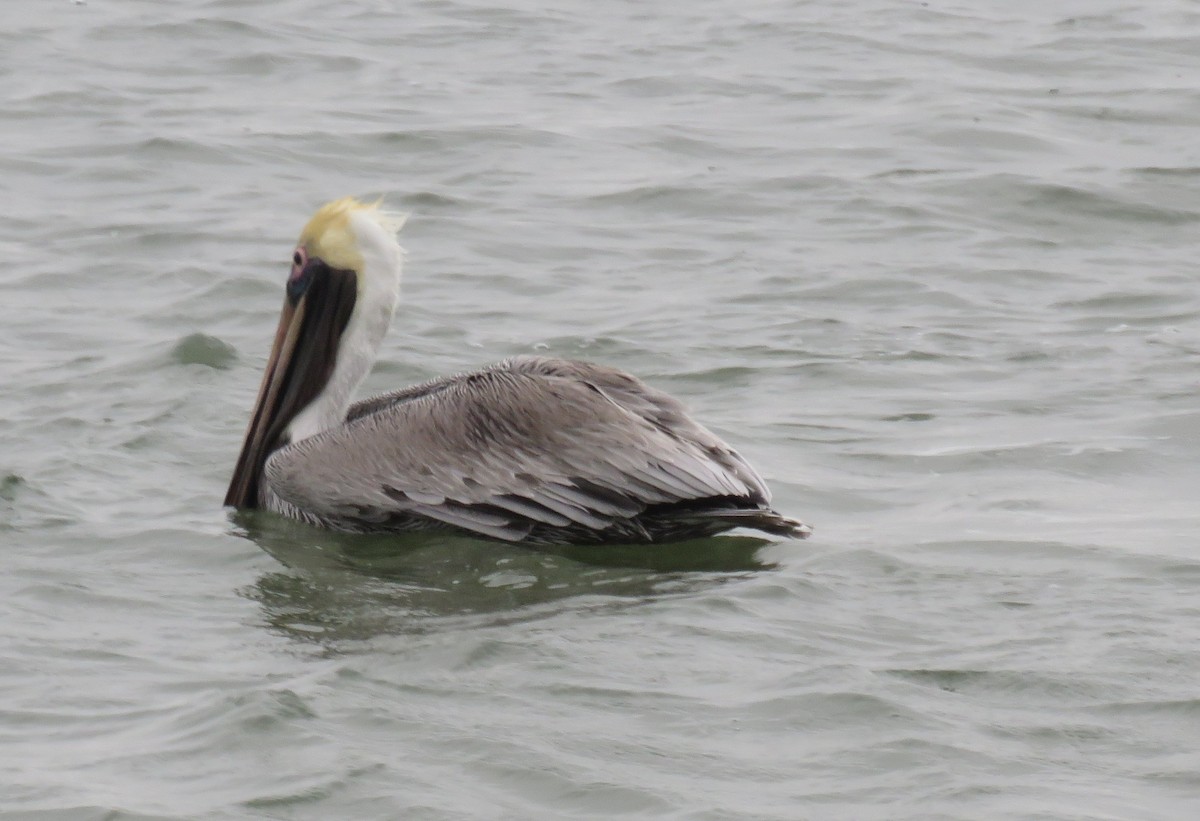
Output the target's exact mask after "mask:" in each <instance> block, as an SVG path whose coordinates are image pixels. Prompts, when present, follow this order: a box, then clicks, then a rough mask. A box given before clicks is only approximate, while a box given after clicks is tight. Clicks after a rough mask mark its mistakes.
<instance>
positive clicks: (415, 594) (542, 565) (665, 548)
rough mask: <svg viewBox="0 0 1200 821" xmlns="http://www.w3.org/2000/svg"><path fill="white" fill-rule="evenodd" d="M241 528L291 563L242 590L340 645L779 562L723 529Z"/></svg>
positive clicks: (521, 617) (291, 627) (674, 591)
mask: <svg viewBox="0 0 1200 821" xmlns="http://www.w3.org/2000/svg"><path fill="white" fill-rule="evenodd" d="M235 522H236V525H237V532H238V535H241V536H243V537H245V538H247V539H250V540H252V541H253V542H255V543H256V544H257V545H258V546H260V547H261V548H262V549H263V550H264V551H266V552H267V553H268V554H270V555H271V556H272V557H274V558H275V559H276V560H278V561H279V562H280V563H281V564H282V565H284V567H286V568H287V569H286V570H282V571H273V572H268V573H264V574H263V575H262V576H261V577H260V578H259V579H258V580H257V581H256V582H255V583H254V584H253V585H251V586H249V587H248V588H247V589H245V590H243V591H242V592H243V594H244V595H246V596H247V597H248V598H251V599H253V600H255V601H257V602H258V603H259V604H260V605H261V606H262V608H263V612H264V615H265V618H266V622H267V624H268V625H269V626H270V627H271V628H272V629H274V630H278V631H279V632H281V633H284V634H286V635H288V636H291V637H293V638H296V639H300V640H303V641H305V642H314V643H317V644H321V645H324V646H326V647H327V648H329V649H336V646H337V645H338V644H340V643H344V642H353V641H356V640H363V639H369V638H373V637H375V636H379V635H387V634H395V633H426V632H434V631H439V630H447V629H460V628H469V627H472V626H494V625H501V624H510V623H514V622H522V621H529V620H535V619H541V618H546V617H549V616H552V615H555V614H557V613H561V612H565V611H570V610H581V609H591V610H604V609H611V608H627V607H630V606H636V605H638V604H643V603H648V602H651V601H656V600H659V599H662V598H665V597H669V596H678V595H687V594H692V593H696V592H700V591H703V590H707V589H711V588H712V587H714V586H717V585H720V584H724V583H728V582H729V581H732V580H735V579H738V578H743V577H745V576H746V575H749V574H754V573H758V572H763V571H769V570H772V569H774V567H775V566H776V565H775V564H773V563H771V562H769V561H767V560H764V559H763V558H762V557H761V553H762V548H763V546H764V545H767V544H769V542H768V541H767V540H764V539H758V538H751V537H745V536H720V537H713V538H708V539H698V540H695V541H690V542H678V543H674V544H669V545H660V546H657V547H655V548H654V549H653V550H647V549H646V546H645V545H628V546H623V545H605V546H595V547H581V546H563V547H553V548H544V549H538V550H533V549H530V548H528V547H517V546H514V545H509V544H503V543H498V542H494V541H482V540H476V539H471V538H466V537H462V536H457V535H449V534H447V535H431V534H426V535H410V536H399V537H398V536H363V535H354V534H345V533H337V532H331V531H325V530H318V529H316V528H311V527H307V526H305V525H302V524H299V523H296V522H291V521H289V520H286V519H283V518H281V517H278V516H273V515H270V514H264V513H260V512H253V511H247V512H241V513H238V514H236V518H235Z"/></svg>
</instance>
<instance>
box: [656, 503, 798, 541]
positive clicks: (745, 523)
mask: <svg viewBox="0 0 1200 821" xmlns="http://www.w3.org/2000/svg"><path fill="white" fill-rule="evenodd" d="M660 517H661V518H662V519H671V520H674V521H677V522H692V523H695V524H697V525H702V524H708V525H710V526H711V525H713V524H719V525H724V527H723V528H720V529H722V530H723V529H729V528H734V527H749V528H753V529H755V530H761V531H762V532H763V533H770V534H771V535H773V536H787V537H789V538H793V539H807V538H808V537H809V535H810V534H811V533H812V528H811V527H809V526H808V525H806V524H805V523H804V522H802V521H800V520H799V519H789V518H788V517H787V516H784V515H783V514H781V513H779V512H778V511H775V510H772V509H770V508H735V507H728V508H721V507H718V508H708V509H703V510H688V511H673V512H672V513H668V514H666V515H663V514H660ZM716 532H719V530H718V531H716Z"/></svg>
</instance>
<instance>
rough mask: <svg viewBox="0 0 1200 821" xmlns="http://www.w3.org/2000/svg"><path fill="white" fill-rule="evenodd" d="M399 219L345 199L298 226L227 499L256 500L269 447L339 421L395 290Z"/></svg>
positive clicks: (246, 503) (370, 359)
mask: <svg viewBox="0 0 1200 821" xmlns="http://www.w3.org/2000/svg"><path fill="white" fill-rule="evenodd" d="M403 224H404V218H403V216H401V215H398V214H393V213H390V212H388V211H385V210H383V209H382V208H380V206H379V203H374V204H364V203H362V202H359V201H358V200H355V199H353V198H350V197H345V198H343V199H340V200H334V201H333V202H330V203H326V204H325V205H323V206H321V208H320V209H318V210H317V213H316V214H314V215H313V217H312V219H311V220H309V221H308V225H306V226H304V230H303V231H302V232H301V233H300V239H299V241H298V242H297V243H296V248H295V250H294V251H293V253H292V270H291V273H290V275H289V276H288V280H287V286H286V295H285V298H284V301H283V311H282V312H281V313H280V316H279V329H278V330H277V331H276V333H275V342H274V344H273V345H272V346H271V356H270V358H269V359H268V360H267V368H266V371H265V372H264V373H263V379H262V385H261V386H260V387H259V390H258V400H257V401H256V402H255V405H254V412H253V413H252V414H251V417H250V426H249V428H248V429H247V431H246V439H245V441H244V443H243V444H242V452H241V455H240V456H239V457H238V461H237V466H236V467H235V468H234V472H233V479H232V481H231V482H230V483H229V491H228V492H227V493H226V494H225V504H226V505H232V506H234V507H239V508H241V507H257V506H258V485H259V478H260V476H261V475H262V470H263V466H264V465H265V464H266V461H267V457H268V456H270V455H271V453H272V452H273V451H275V450H276V449H278V448H279V447H282V446H283V445H286V444H288V443H290V442H296V441H299V440H300V439H305V438H307V437H309V436H313V435H315V434H317V433H320V432H321V431H323V430H325V429H327V428H329V427H332V426H333V425H339V424H341V423H342V422H343V421H344V420H345V417H346V410H347V408H349V406H350V398H351V396H352V395H353V394H354V390H355V389H356V388H357V387H358V385H359V383H360V382H362V380H363V378H364V377H365V376H366V375H367V373H368V372H369V371H370V370H371V365H372V364H373V363H374V361H375V354H376V352H377V351H378V350H379V345H380V343H381V342H382V341H383V337H384V334H385V333H387V329H388V325H390V324H391V321H392V314H393V313H394V312H395V310H396V303H397V302H398V300H399V297H400V271H401V267H402V262H403V257H404V252H403V251H402V250H401V248H400V246H399V244H398V243H397V242H396V232H397V231H399V230H400V227H401V226H402V225H403Z"/></svg>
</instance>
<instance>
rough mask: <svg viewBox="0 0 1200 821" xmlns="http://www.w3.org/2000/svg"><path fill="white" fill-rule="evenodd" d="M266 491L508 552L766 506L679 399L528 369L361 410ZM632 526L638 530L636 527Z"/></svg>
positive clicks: (330, 511)
mask: <svg viewBox="0 0 1200 821" xmlns="http://www.w3.org/2000/svg"><path fill="white" fill-rule="evenodd" d="M265 478H266V485H267V487H268V490H269V492H270V493H273V494H275V495H276V496H277V497H278V498H279V499H281V500H283V501H284V502H285V503H286V504H289V505H292V506H294V507H296V508H299V509H300V510H304V511H310V512H311V513H312V514H313V515H315V516H316V517H319V518H321V519H323V520H325V521H327V522H331V523H334V524H335V525H336V523H337V521H338V520H340V519H342V518H345V517H347V516H350V515H351V514H350V513H347V512H348V511H353V514H352V515H353V516H357V517H358V518H361V519H367V520H371V521H379V520H381V519H383V520H388V519H394V518H402V517H405V516H408V517H414V516H416V517H424V518H426V519H430V520H434V521H438V522H442V523H445V524H448V525H453V526H455V527H459V528H464V529H467V530H471V531H475V532H478V533H481V534H485V535H488V536H493V537H496V538H504V539H519V538H521V537H522V536H523V535H525V534H528V532H529V531H530V529H531V528H533V527H534V526H537V525H547V526H551V527H581V528H586V529H589V530H595V531H603V530H605V529H607V528H609V527H612V526H614V524H617V523H621V522H624V523H627V524H628V523H629V522H632V521H635V519H636V517H637V516H638V515H639V514H641V513H642V512H644V511H645V510H646V509H647V508H648V507H650V506H653V505H663V504H670V503H678V502H689V501H694V500H701V499H711V498H717V497H720V498H730V497H732V498H736V499H741V500H744V501H745V502H746V503H750V504H754V505H759V504H761V505H765V504H766V503H767V501H768V499H769V496H768V494H767V490H766V487H765V486H764V485H763V483H762V480H761V479H760V478H759V477H758V475H757V474H756V473H755V472H754V470H753V469H752V468H750V466H749V465H748V464H746V462H745V461H744V460H742V458H741V457H740V456H738V455H737V453H736V452H734V451H733V450H732V449H730V448H729V447H728V446H727V445H725V444H724V443H723V442H721V440H720V439H718V438H717V437H716V436H715V435H713V434H712V433H711V432H709V431H708V430H707V429H705V428H703V427H701V426H700V425H699V424H697V423H696V422H694V421H693V420H692V419H691V418H690V417H688V416H687V414H686V413H685V411H684V410H683V407H682V405H680V404H679V403H678V402H677V401H676V400H675V399H673V398H671V397H670V396H668V395H667V394H665V393H662V392H661V391H656V390H654V389H652V388H650V387H648V386H646V385H644V384H643V383H641V382H640V381H638V380H636V379H635V378H633V377H631V376H629V375H628V374H624V373H622V372H620V371H617V370H615V369H612V368H603V367H600V366H596V365H588V364H586V363H581V362H571V361H567V360H558V359H546V358H537V357H522V358H518V359H513V360H508V361H506V362H503V363H500V364H499V365H496V366H493V367H492V368H489V369H486V370H483V371H478V372H475V373H469V374H462V375H458V376H455V377H451V378H449V379H446V380H442V381H439V382H433V383H426V384H425V385H420V386H416V387H414V388H408V389H405V390H403V391H399V392H397V393H394V394H387V395H385V396H383V397H375V398H373V399H369V400H366V401H365V402H360V403H358V404H357V405H355V406H354V407H353V408H351V410H350V412H349V413H348V414H347V422H346V423H345V424H344V425H341V426H339V427H336V428H333V429H330V430H327V431H324V432H322V433H320V434H317V435H316V436H313V437H310V438H308V439H304V440H301V441H300V442H296V443H294V444H292V445H288V446H286V447H285V448H283V449H281V450H280V451H277V452H276V453H275V454H274V455H273V456H272V457H271V458H270V459H269V460H268V462H267V465H266V470H265ZM630 526H633V525H630Z"/></svg>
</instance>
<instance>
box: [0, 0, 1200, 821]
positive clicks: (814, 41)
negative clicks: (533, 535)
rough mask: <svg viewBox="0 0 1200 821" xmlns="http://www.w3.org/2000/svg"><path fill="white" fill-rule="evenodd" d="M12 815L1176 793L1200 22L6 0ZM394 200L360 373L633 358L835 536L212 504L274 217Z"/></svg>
mask: <svg viewBox="0 0 1200 821" xmlns="http://www.w3.org/2000/svg"><path fill="white" fill-rule="evenodd" d="M2 20H3V22H2V24H0V100H2V102H3V105H2V106H0V202H2V203H3V205H2V210H3V220H0V251H2V254H3V260H4V264H3V266H2V268H0V283H2V291H0V323H2V324H0V328H2V329H3V336H2V338H0V377H2V382H3V388H2V390H0V551H2V552H0V567H2V571H3V572H2V574H0V815H2V817H3V818H5V819H9V818H12V819H27V820H32V819H36V820H37V821H48V819H72V820H73V819H151V818H154V819H158V818H163V819H251V818H254V819H258V818H270V819H395V818H404V819H476V818H486V819H490V818H497V819H501V818H502V819H526V818H546V819H559V818H612V817H627V818H672V819H696V820H697V821H699V820H700V819H704V820H705V821H716V819H743V818H748V819H800V818H805V819H833V818H855V819H860V818H872V819H905V818H913V819H917V818H920V819H926V818H989V819H990V818H1013V819H1015V818H1023V819H1024V818H1028V819H1033V818H1042V819H1047V818H1053V819H1101V818H1103V819H1113V818H1121V819H1182V818H1191V817H1194V815H1195V813H1196V812H1197V811H1198V810H1200V652H1198V651H1197V647H1198V646H1200V644H1198V642H1200V555H1198V550H1200V499H1198V495H1200V493H1198V490H1200V408H1198V407H1197V381H1198V377H1200V287H1198V286H1200V276H1198V274H1197V272H1196V271H1197V256H1198V253H1197V250H1198V247H1200V245H1198V242H1197V237H1198V232H1200V139H1197V135H1198V133H1200V130H1198V129H1200V91H1198V90H1197V77H1200V7H1198V6H1197V5H1196V4H1195V3H1194V2H1184V0H1163V2H1156V3H1146V4H1141V6H1138V5H1129V4H1122V3H1117V2H1110V1H1109V0H1088V2H1082V0H1080V1H1078V2H1074V1H1073V2H1063V3H1046V2H1039V3H1033V2H1014V3H1003V4H1000V3H992V4H984V3H975V4H971V3H954V4H950V3H941V2H929V3H917V2H884V0H853V1H852V2H847V3H800V2H739V3H734V2H716V0H700V1H699V2H692V3H674V4H667V3H633V2H615V3H585V2H580V1H579V0H556V1H555V2H549V3H534V2H521V1H520V0H518V2H515V3H510V4H507V5H491V4H488V3H487V2H471V0H421V1H420V2H414V3H388V2H382V1H381V0H377V1H376V2H370V0H345V1H344V2H337V3H329V2H316V0H285V2H277V3H254V2H249V1H248V0H193V1H192V2H181V3H161V2H149V0H142V1H140V2H139V0H88V2H86V3H83V4H78V3H71V2H66V0H62V1H61V2H58V1H56V2H49V1H48V0H47V2H37V3H34V2H17V0H6V2H5V4H4V6H3V16H2ZM344 194H359V195H384V196H385V197H386V198H387V199H388V201H389V202H390V203H392V204H393V205H394V206H396V207H399V208H402V209H405V210H408V211H410V212H412V218H411V220H410V222H409V225H408V227H407V228H406V229H405V232H404V236H403V241H404V244H405V245H406V247H407V248H408V250H409V264H408V269H407V273H406V281H405V289H404V297H405V302H404V304H403V305H402V307H401V310H400V312H399V315H398V317H397V322H396V325H395V327H394V330H393V333H392V335H391V336H390V337H389V338H388V341H387V342H386V344H385V348H384V350H383V352H382V357H381V362H380V365H379V367H378V369H377V371H376V373H375V374H374V375H373V376H372V377H371V379H370V381H369V385H368V387H369V388H370V389H371V390H383V389H386V388H390V387H394V386H397V385H399V384H404V383H407V382H411V381H416V380H420V379H424V378H427V377H431V376H434V375H437V374H440V373H448V372H451V371H455V370H459V369H463V368H468V367H473V366H476V365H479V364H483V363H486V362H490V361H493V360H496V359H499V358H502V357H504V356H507V355H511V354H516V353H521V352H533V351H537V352H552V353H555V354H559V355H564V356H572V357H580V358H588V359H593V360H596V361H601V362H605V363H608V364H612V365H616V366H619V367H623V368H626V369H628V370H630V371H633V372H635V373H638V374H640V375H642V376H643V377H645V378H646V379H648V380H649V381H651V382H652V383H654V384H656V385H658V386H660V387H663V388H665V389H668V390H670V391H672V392H674V393H676V394H677V395H679V396H680V397H682V398H683V399H685V400H686V401H687V402H688V403H689V405H690V406H691V407H692V408H693V410H694V411H695V412H696V414H697V416H699V417H700V418H701V419H702V420H704V421H705V422H707V423H708V424H709V425H710V426H711V427H713V428H714V429H715V430H717V431H718V432H719V433H721V434H723V435H724V436H726V437H727V438H728V439H729V440H730V441H731V442H733V443H734V444H735V445H736V446H738V447H739V448H740V449H741V450H742V451H743V452H744V453H745V454H746V455H747V456H748V457H750V458H751V459H752V460H753V461H754V462H755V463H756V464H757V465H758V466H759V467H760V469H761V470H762V472H763V473H764V474H765V476H766V477H767V479H768V480H769V481H770V483H771V484H772V486H773V487H774V489H775V492H776V501H777V504H778V507H779V508H780V509H782V510H784V511H786V512H788V513H791V514H793V515H797V516H801V517H803V518H805V519H807V520H808V521H811V522H812V523H813V524H814V526H815V527H816V534H815V536H814V537H813V538H812V539H811V540H810V541H807V542H802V543H801V542H775V543H767V544H762V543H756V542H752V541H747V540H746V539H745V538H744V537H733V538H729V539H723V540H713V541H709V542H702V543H693V544H690V545H679V546H675V547H670V548H663V549H661V550H655V551H645V552H640V553H639V552H630V551H603V550H600V551H596V550H593V551H561V552H558V553H537V552H531V551H527V550H521V549H517V548H513V547H507V546H502V545H496V544H488V543H481V542H472V541H469V540H454V539H433V540H417V541H394V540H393V541H389V540H386V539H384V540H379V539H365V538H347V537H335V536H330V535H325V534H321V533H319V532H316V531H312V530H308V529H306V528H303V527H299V526H294V525H288V524H286V523H281V522H279V521H276V520H272V519H271V518H270V517H249V518H246V519H239V520H236V521H234V520H231V519H230V517H229V516H228V514H227V513H226V512H225V511H222V510H221V508H220V500H221V497H222V495H223V492H224V488H225V483H226V481H227V480H228V476H229V472H230V469H231V467H232V460H233V457H234V455H235V454H236V451H237V449H238V446H239V444H240V438H241V435H242V432H243V430H244V426H245V423H246V416H247V412H248V410H249V406H250V404H251V402H252V400H253V394H254V391H255V389H256V388H257V384H258V379H259V372H260V368H261V367H262V364H263V362H264V359H265V356H266V352H267V347H268V345H269V342H270V335H271V333H272V332H273V324H274V322H275V320H276V317H277V313H278V309H279V304H280V302H281V299H282V284H283V281H284V278H285V277H286V274H287V264H288V258H289V255H290V252H291V247H292V243H293V241H294V239H295V236H296V235H297V233H298V231H299V229H300V227H301V226H302V225H303V223H304V221H305V219H307V217H308V215H309V214H310V213H311V211H312V210H313V209H314V208H315V207H316V206H317V205H319V204H320V203H321V202H323V201H325V200H327V199H330V198H332V197H335V196H340V195H344Z"/></svg>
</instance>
